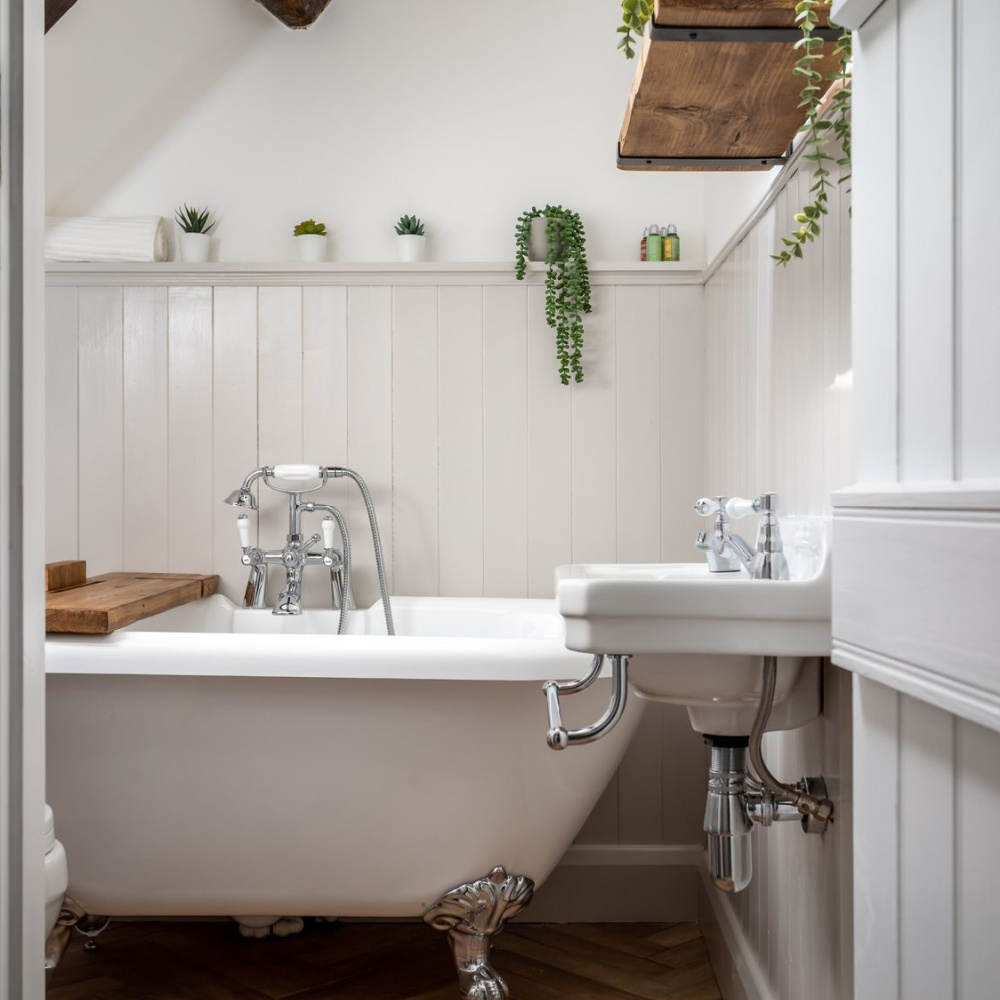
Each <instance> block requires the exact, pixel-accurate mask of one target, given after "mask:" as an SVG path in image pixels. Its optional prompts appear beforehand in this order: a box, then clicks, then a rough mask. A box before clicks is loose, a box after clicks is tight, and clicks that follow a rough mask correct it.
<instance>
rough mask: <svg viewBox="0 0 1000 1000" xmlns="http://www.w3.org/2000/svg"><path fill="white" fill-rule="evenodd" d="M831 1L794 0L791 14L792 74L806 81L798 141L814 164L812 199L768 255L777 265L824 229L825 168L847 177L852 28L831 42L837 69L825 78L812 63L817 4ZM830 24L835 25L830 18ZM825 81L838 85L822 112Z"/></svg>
mask: <svg viewBox="0 0 1000 1000" xmlns="http://www.w3.org/2000/svg"><path fill="white" fill-rule="evenodd" d="M829 3H830V0H799V3H797V4H796V5H795V19H796V21H797V22H798V24H799V27H800V28H801V29H802V37H801V38H800V39H799V40H798V41H797V42H796V43H795V47H796V49H799V50H800V51H801V52H802V55H801V56H800V57H799V59H798V61H797V62H796V64H795V69H794V70H793V72H794V73H796V74H798V75H799V76H801V77H802V78H803V79H804V80H805V86H804V87H803V88H802V92H801V93H800V94H799V96H800V97H801V98H802V100H801V101H800V102H799V107H800V108H804V109H805V114H806V121H805V124H804V125H803V126H802V128H801V129H800V130H799V131H800V132H804V133H806V137H805V139H804V140H803V141H804V142H805V144H806V150H807V151H806V152H805V153H803V156H802V158H803V159H804V160H807V161H809V162H810V163H812V164H814V168H813V178H814V182H813V185H812V187H811V188H810V189H809V193H810V194H811V195H812V201H810V202H809V204H808V205H803V206H802V210H801V211H800V212H797V213H796V214H795V221H796V222H797V223H798V228H797V229H793V230H792V232H791V233H789V234H788V236H783V237H782V238H781V242H782V243H783V244H784V247H785V249H784V250H782V251H780V252H779V253H776V254H771V258H772V260H774V261H776V262H777V264H778V265H779V266H780V267H787V265H788V264H789V263H790V262H791V261H793V260H795V259H799V260H801V259H802V248H803V247H804V246H805V245H806V243H812V242H813V241H815V239H816V238H817V237H818V236H819V235H820V233H821V232H822V231H823V227H822V225H821V223H820V219H822V218H823V216H824V215H827V214H828V212H829V207H828V202H829V194H830V190H831V188H832V182H831V180H830V176H831V170H830V167H832V166H837V167H840V168H841V175H840V178H839V179H838V182H837V183H839V184H843V183H845V182H846V181H848V180H849V179H850V176H851V174H850V166H851V69H850V64H851V33H850V31H848V30H847V29H846V28H843V29H841V32H840V35H839V36H838V38H837V41H836V43H835V47H834V52H835V54H836V56H837V68H836V69H835V70H833V71H832V72H830V73H827V74H826V77H825V78H824V76H823V74H821V73H820V72H819V71H818V70H816V69H815V67H814V63H816V62H818V61H819V60H820V59H822V58H823V53H822V51H821V50H822V48H823V40H822V39H821V38H817V37H815V36H814V35H813V31H814V30H815V28H817V27H818V25H819V8H820V7H824V6H828V5H829ZM829 23H830V26H831V27H837V25H835V24H834V23H833V22H832V21H830V22H829ZM829 84H837V85H838V86H837V89H836V90H835V91H834V93H833V97H832V98H831V101H830V107H829V109H828V110H826V111H824V108H823V98H824V95H825V94H826V93H827V91H828V89H829V87H828V85H829ZM831 143H832V144H833V146H832V147H830V148H835V147H836V146H838V145H839V148H840V154H841V155H840V156H836V155H835V154H834V153H831V152H828V147H829V146H830V144H831Z"/></svg>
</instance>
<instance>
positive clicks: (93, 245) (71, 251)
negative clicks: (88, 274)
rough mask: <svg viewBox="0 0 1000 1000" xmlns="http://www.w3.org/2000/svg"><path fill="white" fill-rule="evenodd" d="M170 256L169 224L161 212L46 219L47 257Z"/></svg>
mask: <svg viewBox="0 0 1000 1000" xmlns="http://www.w3.org/2000/svg"><path fill="white" fill-rule="evenodd" d="M169 257H170V241H169V238H168V236H167V224H166V221H165V220H164V219H162V218H160V216H158V215H143V216H135V217H126V218H100V217H97V216H90V217H88V216H83V217H79V218H73V219H61V218H57V217H56V216H53V215H50V216H46V219H45V259H46V260H87V261H107V262H115V261H133V262H139V263H152V262H153V261H163V260H167V259H169Z"/></svg>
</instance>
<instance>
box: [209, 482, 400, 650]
mask: <svg viewBox="0 0 1000 1000" xmlns="http://www.w3.org/2000/svg"><path fill="white" fill-rule="evenodd" d="M341 477H347V478H350V479H352V480H354V482H355V483H356V484H357V486H358V488H359V489H360V490H361V495H362V498H363V499H364V502H365V507H366V509H367V511H368V519H369V523H370V525H371V529H372V541H373V544H374V546H375V562H376V566H377V569H378V576H379V586H380V588H381V593H382V603H383V606H384V609H385V620H386V631H387V632H388V634H389V635H393V634H394V633H395V630H394V627H393V621H392V609H391V604H390V602H389V592H388V587H387V585H386V579H385V570H384V566H383V560H382V546H381V542H380V540H379V533H378V523H377V519H376V517H375V508H374V504H373V503H372V500H371V495H370V494H369V492H368V487H367V486H366V485H365V482H364V480H363V479H362V478H361V477H360V476H359V475H358V474H357V473H356V472H354V471H352V470H351V469H345V468H342V467H340V466H322V465H276V466H273V467H272V466H262V467H261V468H259V469H255V470H254V471H253V472H251V473H250V474H249V475H248V476H247V477H246V479H244V480H243V483H242V485H241V486H240V487H239V488H238V489H236V490H234V491H233V492H232V493H230V494H229V496H228V497H226V501H225V502H226V503H228V504H230V505H231V506H234V507H239V508H241V510H257V509H258V506H257V500H256V498H255V497H254V495H253V493H252V492H251V489H250V487H251V486H252V485H253V483H254V482H256V481H257V480H258V479H262V480H263V481H264V484H265V485H266V486H268V487H270V488H271V489H273V490H275V491H276V492H278V493H284V494H286V495H287V496H288V534H287V536H286V538H285V545H284V547H283V548H281V549H272V550H265V549H261V548H259V547H257V546H255V545H252V544H251V540H250V519H249V517H248V516H247V515H246V514H245V513H241V514H240V515H239V517H237V519H236V525H237V528H238V529H239V535H240V545H241V547H242V549H243V557H242V562H243V565H244V566H249V567H250V578H249V580H248V581H247V589H246V593H245V595H244V600H243V603H244V606H245V607H248V608H263V607H264V606H265V603H266V599H267V598H266V591H267V572H268V567H269V566H271V565H277V564H280V565H281V566H282V567H283V568H284V570H285V575H286V576H285V585H284V586H283V587H282V589H281V593H280V594H279V595H278V599H277V601H276V602H275V605H274V609H273V613H274V614H276V615H299V614H301V613H302V571H303V570H304V569H305V568H306V567H307V566H312V565H322V566H324V567H325V568H326V569H327V570H328V571H329V573H330V598H331V602H332V604H333V607H335V608H339V609H340V623H339V625H338V628H337V631H338V633H343V632H344V631H345V629H346V625H347V617H348V614H349V613H350V611H351V610H352V609H354V608H355V607H356V605H355V603H354V595H353V593H352V591H351V543H350V538H349V536H348V533H347V524H346V522H345V521H344V517H343V515H342V514H341V512H340V511H339V510H338V509H337V508H336V507H334V506H332V505H331V504H323V503H314V502H312V501H309V500H303V499H302V497H303V495H304V494H306V493H313V492H315V491H316V490H319V489H322V488H323V487H324V486H325V485H326V484H327V482H328V480H329V479H331V478H341ZM276 479H278V480H284V481H286V482H302V483H307V482H312V481H317V484H316V485H312V486H307V487H299V488H288V487H285V486H279V485H277V483H275V480H276ZM313 513H325V514H326V515H327V516H326V517H324V519H323V521H322V522H321V527H322V533H321V534H314V535H312V536H311V537H310V538H306V539H304V538H303V537H302V515H303V514H313ZM334 527H337V528H339V531H340V543H341V548H340V549H339V550H338V549H336V548H334V542H335V536H334ZM320 541H322V543H323V551H322V553H320V552H314V551H312V549H313V547H314V546H315V545H316V544H317V543H319V542H320Z"/></svg>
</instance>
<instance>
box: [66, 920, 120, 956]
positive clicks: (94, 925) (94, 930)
mask: <svg viewBox="0 0 1000 1000" xmlns="http://www.w3.org/2000/svg"><path fill="white" fill-rule="evenodd" d="M110 923H111V918H110V917H98V916H94V915H93V914H92V913H85V914H84V915H83V916H81V917H79V918H78V919H77V921H76V923H75V924H74V925H73V926H74V927H75V928H76V929H77V930H78V931H79V932H80V933H81V934H82V935H83V936H84V937H85V938H86V939H87V943H86V944H85V945H84V946H83V950H84V951H100V950H101V946H100V945H99V944H98V943H97V941H96V940H95V938H96V937H97V935H98V934H100V933H102V932H103V931H106V930H107V929H108V924H110Z"/></svg>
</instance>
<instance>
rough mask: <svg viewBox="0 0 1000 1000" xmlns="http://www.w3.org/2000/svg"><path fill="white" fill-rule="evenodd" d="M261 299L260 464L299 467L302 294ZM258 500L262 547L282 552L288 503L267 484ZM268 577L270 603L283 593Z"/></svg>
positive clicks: (270, 291)
mask: <svg viewBox="0 0 1000 1000" xmlns="http://www.w3.org/2000/svg"><path fill="white" fill-rule="evenodd" d="M257 296H258V297H257V464H258V465H259V466H265V465H279V464H282V463H286V462H301V461H303V455H302V400H303V395H302V289H301V288H296V287H292V288H260V289H258V292H257ZM310 461H311V460H310ZM259 497H260V513H259V514H258V526H259V531H260V539H261V543H262V545H263V546H264V548H278V547H280V543H281V540H282V539H283V538H284V537H285V534H286V532H287V531H288V528H287V524H288V503H287V500H286V498H285V497H283V496H281V495H280V494H278V493H275V492H274V491H273V490H269V489H268V488H267V487H266V486H263V485H262V486H261V488H260V492H259ZM306 530H308V527H307V528H306ZM270 577H271V579H270V580H269V581H268V600H272V599H273V598H275V597H276V596H277V591H278V590H279V589H280V586H278V585H277V584H278V580H277V578H278V574H277V573H271V574H270Z"/></svg>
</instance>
